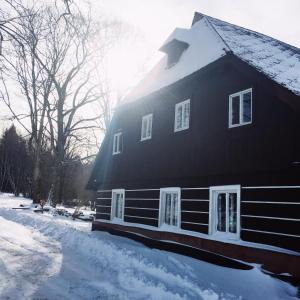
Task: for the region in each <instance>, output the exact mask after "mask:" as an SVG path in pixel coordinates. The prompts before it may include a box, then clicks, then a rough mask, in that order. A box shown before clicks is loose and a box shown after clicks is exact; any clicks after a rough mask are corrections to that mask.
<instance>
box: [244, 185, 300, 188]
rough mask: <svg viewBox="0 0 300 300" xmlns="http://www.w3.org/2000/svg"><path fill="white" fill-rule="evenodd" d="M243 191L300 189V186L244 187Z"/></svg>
mask: <svg viewBox="0 0 300 300" xmlns="http://www.w3.org/2000/svg"><path fill="white" fill-rule="evenodd" d="M241 188H242V189H300V185H271V186H242V187H241Z"/></svg>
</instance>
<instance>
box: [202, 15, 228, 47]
mask: <svg viewBox="0 0 300 300" xmlns="http://www.w3.org/2000/svg"><path fill="white" fill-rule="evenodd" d="M203 17H204V19H205V20H206V21H207V22H208V23H209V25H210V26H211V27H212V29H213V31H215V33H216V34H217V35H218V37H219V38H220V39H221V40H222V42H223V43H224V44H225V46H226V47H227V48H228V50H229V51H228V52H233V51H232V49H231V48H230V46H229V45H228V43H227V42H226V41H225V40H224V39H223V37H222V36H221V34H220V33H219V32H218V30H217V28H215V26H214V25H213V24H212V23H211V22H210V20H209V18H210V17H209V16H206V15H203ZM224 50H225V52H227V51H226V49H224Z"/></svg>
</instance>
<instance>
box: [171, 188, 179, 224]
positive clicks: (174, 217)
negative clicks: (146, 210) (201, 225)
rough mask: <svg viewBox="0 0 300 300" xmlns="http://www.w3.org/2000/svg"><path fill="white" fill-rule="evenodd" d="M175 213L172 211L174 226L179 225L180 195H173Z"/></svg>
mask: <svg viewBox="0 0 300 300" xmlns="http://www.w3.org/2000/svg"><path fill="white" fill-rule="evenodd" d="M172 207H173V211H172V225H174V226H177V225H178V195H177V193H174V194H173V205H172Z"/></svg>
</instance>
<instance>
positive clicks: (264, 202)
mask: <svg viewBox="0 0 300 300" xmlns="http://www.w3.org/2000/svg"><path fill="white" fill-rule="evenodd" d="M299 201H300V199H299ZM242 202H243V203H258V204H295V205H300V202H276V201H242Z"/></svg>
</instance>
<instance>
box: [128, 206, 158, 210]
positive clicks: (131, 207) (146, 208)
mask: <svg viewBox="0 0 300 300" xmlns="http://www.w3.org/2000/svg"><path fill="white" fill-rule="evenodd" d="M126 208H130V209H145V210H158V208H148V207H133V206H125V209H126Z"/></svg>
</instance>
